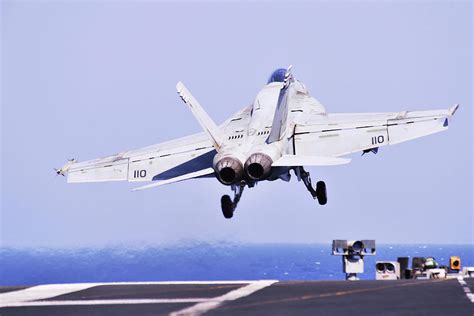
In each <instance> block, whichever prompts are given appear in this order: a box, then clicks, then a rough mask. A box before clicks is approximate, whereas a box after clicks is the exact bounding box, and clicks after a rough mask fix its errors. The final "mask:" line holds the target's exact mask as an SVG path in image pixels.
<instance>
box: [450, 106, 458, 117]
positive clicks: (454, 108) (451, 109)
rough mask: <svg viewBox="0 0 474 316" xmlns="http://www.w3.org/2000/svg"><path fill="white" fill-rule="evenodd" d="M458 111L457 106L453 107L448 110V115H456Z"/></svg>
mask: <svg viewBox="0 0 474 316" xmlns="http://www.w3.org/2000/svg"><path fill="white" fill-rule="evenodd" d="M458 109H459V104H455V105H453V106H452V107H450V108H449V114H450V115H454V113H456V111H457V110H458Z"/></svg>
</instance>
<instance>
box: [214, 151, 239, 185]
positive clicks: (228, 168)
mask: <svg viewBox="0 0 474 316" xmlns="http://www.w3.org/2000/svg"><path fill="white" fill-rule="evenodd" d="M214 170H215V172H216V175H217V179H218V180H219V181H220V182H221V183H222V184H225V185H230V184H233V183H236V182H238V181H240V180H242V178H243V176H244V168H243V166H242V163H241V162H240V161H239V160H238V159H237V158H235V157H232V156H226V157H223V158H221V159H219V160H218V161H217V163H216V164H215V165H214Z"/></svg>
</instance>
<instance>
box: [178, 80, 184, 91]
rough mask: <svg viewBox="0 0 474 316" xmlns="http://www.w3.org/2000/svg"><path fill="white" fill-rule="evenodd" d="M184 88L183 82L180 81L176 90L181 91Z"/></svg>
mask: <svg viewBox="0 0 474 316" xmlns="http://www.w3.org/2000/svg"><path fill="white" fill-rule="evenodd" d="M183 87H184V84H183V83H182V82H181V81H178V83H177V84H176V90H178V92H179V91H181V89H182V88H183Z"/></svg>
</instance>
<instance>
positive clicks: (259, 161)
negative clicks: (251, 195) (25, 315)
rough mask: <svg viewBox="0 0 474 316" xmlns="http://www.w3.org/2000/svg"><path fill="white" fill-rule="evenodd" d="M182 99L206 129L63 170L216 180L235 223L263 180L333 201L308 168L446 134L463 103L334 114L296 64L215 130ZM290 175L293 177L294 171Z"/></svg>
mask: <svg viewBox="0 0 474 316" xmlns="http://www.w3.org/2000/svg"><path fill="white" fill-rule="evenodd" d="M176 89H177V91H178V94H179V96H180V97H181V99H182V100H183V102H184V103H185V104H186V105H187V106H188V107H189V109H190V111H191V113H192V114H193V115H194V117H195V118H196V120H197V122H198V123H199V125H200V126H201V128H202V129H203V131H202V132H201V133H197V134H193V135H190V136H187V137H183V138H179V139H175V140H172V141H169V142H165V143H161V144H157V145H152V146H149V147H145V148H141V149H136V150H129V151H123V152H121V153H118V154H115V155H112V156H108V157H105V158H99V159H95V160H89V161H84V162H77V161H76V160H75V159H71V160H69V161H68V162H67V163H66V164H65V165H64V166H63V167H62V168H60V169H56V173H57V174H59V175H63V176H66V175H67V181H68V182H70V183H76V182H102V181H129V182H151V183H150V184H147V185H145V186H142V187H139V188H136V189H134V190H144V189H150V188H153V187H158V186H161V185H165V184H170V183H175V182H179V181H184V180H190V179H197V178H215V179H217V180H218V181H220V183H222V184H223V185H226V186H228V187H230V189H231V190H232V191H233V193H234V196H233V198H232V199H231V198H230V196H229V195H224V196H222V197H221V208H222V212H223V214H224V217H225V218H231V217H232V216H233V214H234V211H235V209H236V207H237V204H238V203H239V200H240V198H241V196H242V193H243V191H244V188H245V187H249V188H253V187H254V186H255V185H256V184H257V183H258V182H260V181H274V180H283V181H286V182H289V181H290V178H291V173H293V174H294V175H295V176H296V178H297V180H298V181H302V182H303V183H304V185H305V187H306V189H307V190H308V191H309V192H310V194H311V196H312V197H313V199H315V200H317V201H318V202H319V204H321V205H325V204H326V203H327V193H326V184H325V183H324V181H318V182H317V183H316V185H315V186H313V184H312V181H311V177H310V174H309V172H307V171H306V170H305V167H322V166H334V165H341V164H346V163H349V162H350V161H351V159H350V158H347V157H345V156H347V155H349V154H352V153H355V152H361V153H362V154H365V153H369V152H372V153H377V151H378V148H379V147H381V146H385V145H393V144H398V143H401V142H405V141H408V140H412V139H415V138H418V137H422V136H426V135H429V134H434V133H437V132H441V131H444V130H446V129H447V128H448V117H451V116H452V115H454V113H455V112H456V110H457V109H458V105H454V106H453V107H451V108H449V109H445V110H432V111H410V112H409V111H403V112H391V113H328V112H326V109H325V108H324V106H323V105H322V104H321V103H320V102H318V101H317V100H316V99H315V98H313V97H312V96H311V95H310V94H309V92H308V90H307V88H306V87H305V85H304V84H303V83H302V82H301V81H299V80H296V79H295V77H294V76H293V75H292V72H291V66H290V67H288V68H287V69H284V68H280V69H277V70H275V71H274V72H273V73H272V74H271V75H270V78H269V79H268V81H267V84H266V85H265V86H264V87H263V89H262V90H261V91H260V92H259V93H258V94H257V96H256V98H255V100H254V101H253V103H252V104H251V105H250V106H247V107H245V108H243V109H242V110H240V111H238V112H237V113H235V114H234V115H232V116H231V117H230V118H229V119H228V120H226V121H225V122H224V123H222V124H221V125H216V123H214V121H213V120H212V118H211V117H210V116H209V115H208V114H207V113H206V112H205V110H204V109H203V107H202V106H201V105H200V104H199V102H198V101H197V100H196V99H195V98H194V97H193V96H192V95H191V93H190V92H189V90H188V89H187V88H186V87H185V86H184V84H183V83H181V82H178V84H177V85H176ZM290 172H291V173H290Z"/></svg>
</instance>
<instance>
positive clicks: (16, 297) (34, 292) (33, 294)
mask: <svg viewBox="0 0 474 316" xmlns="http://www.w3.org/2000/svg"><path fill="white" fill-rule="evenodd" d="M262 282H263V283H262ZM265 282H271V283H274V282H276V281H248V280H232V281H161V282H160V281H159V282H111V283H78V284H74V283H73V284H47V285H38V286H33V287H30V288H26V289H22V290H18V291H11V292H6V293H0V308H1V307H22V306H53V305H110V304H165V303H211V305H213V304H217V305H216V306H218V305H219V304H221V300H222V299H223V300H232V298H231V297H230V296H227V295H229V294H231V293H233V292H235V291H231V292H229V293H227V294H226V295H222V296H219V297H215V298H170V299H110V300H64V301H60V300H57V301H40V300H45V299H50V298H53V297H57V296H60V295H64V294H69V293H73V292H78V291H82V290H87V289H89V288H92V287H96V286H103V285H175V284H177V285H190V284H192V285H194V284H197V285H219V284H242V285H243V287H242V288H240V289H239V290H243V289H247V288H248V287H249V285H254V284H255V285H254V286H253V287H250V288H249V289H251V290H252V292H250V293H248V294H245V295H243V296H246V295H249V294H251V293H253V292H255V291H258V290H259V289H260V288H263V287H265V286H268V285H265V286H263V287H262V285H264V284H266V283H265ZM247 284H249V285H247ZM244 285H247V286H244ZM254 288H256V289H254ZM236 291H238V290H236ZM246 291H248V290H246ZM242 293H244V292H242ZM242 293H241V292H238V293H237V294H239V295H242ZM234 295H235V294H234ZM239 297H242V296H239ZM237 298H238V297H236V298H234V299H237ZM198 305H199V304H198ZM186 315H191V314H186ZM192 315H196V314H192Z"/></svg>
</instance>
